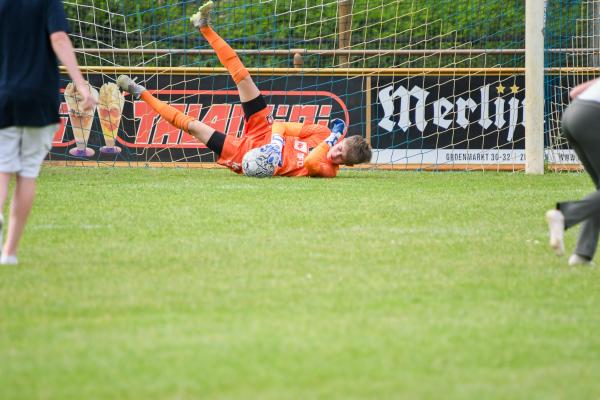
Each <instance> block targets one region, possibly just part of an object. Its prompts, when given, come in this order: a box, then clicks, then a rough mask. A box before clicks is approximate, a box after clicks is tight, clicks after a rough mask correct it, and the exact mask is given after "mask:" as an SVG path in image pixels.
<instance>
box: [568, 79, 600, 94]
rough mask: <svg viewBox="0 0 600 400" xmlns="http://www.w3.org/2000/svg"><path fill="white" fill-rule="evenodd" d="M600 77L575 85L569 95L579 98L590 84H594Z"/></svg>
mask: <svg viewBox="0 0 600 400" xmlns="http://www.w3.org/2000/svg"><path fill="white" fill-rule="evenodd" d="M598 79H600V78H597V79H592V80H591V81H587V82H583V83H582V84H580V85H577V86H575V87H574V88H573V89H572V90H571V92H569V97H571V98H572V99H575V98H577V97H578V96H579V95H580V94H581V93H583V92H584V91H585V90H586V89H587V88H589V87H590V86H592V85H593V84H594V83H596V82H597V81H598Z"/></svg>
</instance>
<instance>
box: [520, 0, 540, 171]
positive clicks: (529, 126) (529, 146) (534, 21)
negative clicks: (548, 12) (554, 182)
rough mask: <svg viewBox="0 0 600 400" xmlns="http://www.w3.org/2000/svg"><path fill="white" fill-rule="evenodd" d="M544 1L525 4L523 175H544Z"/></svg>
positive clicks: (535, 0)
mask: <svg viewBox="0 0 600 400" xmlns="http://www.w3.org/2000/svg"><path fill="white" fill-rule="evenodd" d="M544 3H545V0H526V1H525V121H526V129H525V156H526V166H525V172H526V173H528V174H543V173H544V15H545V7H544Z"/></svg>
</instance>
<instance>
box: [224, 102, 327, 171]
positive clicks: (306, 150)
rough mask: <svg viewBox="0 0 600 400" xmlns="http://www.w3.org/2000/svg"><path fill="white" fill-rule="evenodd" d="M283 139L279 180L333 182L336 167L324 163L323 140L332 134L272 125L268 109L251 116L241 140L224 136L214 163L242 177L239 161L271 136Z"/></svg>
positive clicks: (324, 130)
mask: <svg viewBox="0 0 600 400" xmlns="http://www.w3.org/2000/svg"><path fill="white" fill-rule="evenodd" d="M273 133H277V134H279V135H281V136H283V138H284V140H285V144H284V146H283V153H282V159H283V164H282V166H281V167H279V168H277V169H276V170H275V175H280V176H321V177H325V178H333V177H334V176H336V175H337V172H338V169H339V166H338V165H337V164H333V163H331V161H329V160H328V159H327V151H328V150H329V145H328V144H327V143H325V142H324V140H325V139H326V138H327V136H329V134H330V133H331V131H330V130H329V129H328V128H327V127H325V126H323V125H316V124H304V123H298V122H275V123H272V119H271V116H270V114H269V111H268V109H266V108H265V109H264V110H261V111H259V112H257V113H255V114H253V115H252V116H251V117H250V118H249V120H248V121H247V123H246V125H245V126H244V132H243V135H242V136H241V137H239V138H238V137H235V136H233V135H227V137H226V138H225V143H224V144H223V150H222V152H221V154H220V156H219V159H218V160H217V162H218V163H219V164H221V165H224V166H226V167H227V168H229V169H231V170H232V171H233V172H236V173H238V174H241V173H242V158H243V157H244V154H246V152H248V151H249V150H251V149H254V148H257V147H260V146H262V145H264V144H267V143H269V142H270V141H271V135H272V134H273Z"/></svg>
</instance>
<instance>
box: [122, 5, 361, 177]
mask: <svg viewBox="0 0 600 400" xmlns="http://www.w3.org/2000/svg"><path fill="white" fill-rule="evenodd" d="M212 6H213V2H212V1H208V2H206V3H205V4H204V5H202V6H201V7H200V9H199V12H198V13H196V14H195V15H194V16H193V17H192V24H194V26H196V27H198V28H199V30H200V33H201V34H202V36H204V38H205V39H206V40H207V41H208V43H209V44H210V46H211V47H212V48H213V49H214V50H215V52H216V53H217V57H218V58H219V61H220V62H221V64H223V66H224V67H225V68H226V69H227V70H228V71H229V73H230V75H231V77H232V78H233V80H234V82H235V84H236V86H237V89H238V94H239V96H240V101H241V102H242V108H243V110H244V119H245V122H246V123H245V126H244V132H243V135H242V137H240V138H237V137H234V136H231V135H225V134H224V133H222V132H218V131H216V130H215V129H214V128H212V127H210V126H208V125H206V124H204V123H202V122H200V121H198V120H197V119H195V118H193V117H190V116H187V115H185V114H183V113H181V112H180V111H178V110H177V109H175V108H173V107H171V106H169V105H168V104H166V103H164V102H162V101H160V100H158V99H157V98H155V97H154V96H152V94H150V92H148V91H147V90H146V88H144V87H143V86H141V85H139V84H137V83H135V82H134V81H133V80H132V79H131V78H129V77H128V76H125V75H121V76H120V77H119V78H118V79H117V85H119V87H120V88H121V89H122V90H124V91H127V92H129V93H131V94H133V95H134V96H135V97H136V98H141V99H142V100H143V101H145V102H146V103H148V104H149V105H150V106H151V107H152V108H153V109H154V110H155V111H156V112H158V113H159V114H160V115H161V116H162V118H163V119H165V120H166V121H168V122H169V123H171V124H172V125H173V126H175V127H177V128H179V129H183V130H184V131H185V132H188V133H189V134H191V135H192V136H194V137H196V138H197V139H198V140H200V141H201V142H202V143H204V144H206V146H207V147H208V148H209V149H210V150H212V151H213V152H214V153H215V154H216V155H217V156H218V159H217V163H219V164H221V165H224V166H226V167H228V168H229V169H231V170H232V171H234V172H236V173H242V172H244V173H246V175H249V176H257V177H264V176H270V175H279V176H318V177H328V178H332V177H335V176H336V175H337V172H338V170H339V166H340V165H342V164H345V165H353V164H360V163H364V162H368V161H370V160H371V147H370V146H369V144H368V143H367V142H366V141H365V139H364V138H362V137H361V136H351V137H349V138H346V139H342V137H343V135H344V133H345V130H346V129H345V123H344V122H343V121H342V120H340V119H335V120H333V121H332V124H331V130H330V129H328V128H327V127H325V126H322V125H317V124H306V123H294V122H285V123H282V122H276V123H273V122H272V118H271V116H270V114H269V110H268V108H267V103H266V101H265V99H264V97H263V96H262V94H261V93H260V90H259V89H258V87H257V86H256V84H255V83H254V81H253V80H252V77H251V76H250V73H249V72H248V70H247V69H246V67H245V66H244V65H243V64H242V62H241V61H240V59H239V57H238V56H237V54H236V53H235V51H234V50H233V49H232V48H231V47H230V46H229V45H228V44H227V42H225V40H223V39H222V38H221V37H220V36H219V35H218V34H217V33H216V32H215V31H214V30H213V29H212V28H211V26H210V12H211V10H212ZM251 150H254V151H252V152H251ZM247 153H248V156H250V157H244V156H246V154H247ZM248 158H250V159H254V160H256V159H258V160H266V162H267V163H268V164H269V165H268V167H270V168H263V169H261V170H259V171H258V172H259V173H258V174H255V173H253V172H251V171H248V170H246V171H242V161H243V160H247V159H248ZM249 172H250V173H249Z"/></svg>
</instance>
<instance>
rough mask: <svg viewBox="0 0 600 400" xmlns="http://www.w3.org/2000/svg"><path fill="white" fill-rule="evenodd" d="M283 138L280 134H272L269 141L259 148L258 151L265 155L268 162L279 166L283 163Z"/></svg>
mask: <svg viewBox="0 0 600 400" xmlns="http://www.w3.org/2000/svg"><path fill="white" fill-rule="evenodd" d="M283 144H284V140H283V137H282V136H280V135H273V136H272V138H271V143H267V144H265V145H263V146H261V147H260V148H259V151H260V152H261V153H262V154H264V155H265V156H266V157H267V162H269V164H272V165H275V166H278V167H281V165H282V164H283V158H282V156H281V153H282V151H283Z"/></svg>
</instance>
